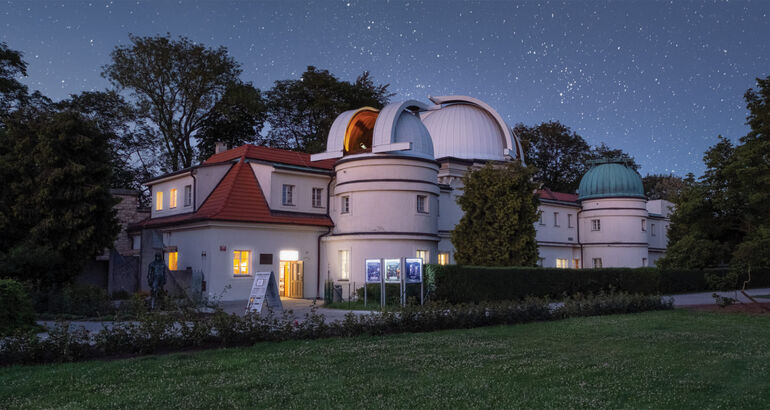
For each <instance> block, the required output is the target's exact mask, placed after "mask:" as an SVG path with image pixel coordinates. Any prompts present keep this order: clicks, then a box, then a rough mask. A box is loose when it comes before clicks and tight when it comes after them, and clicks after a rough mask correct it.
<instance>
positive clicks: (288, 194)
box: [282, 184, 294, 206]
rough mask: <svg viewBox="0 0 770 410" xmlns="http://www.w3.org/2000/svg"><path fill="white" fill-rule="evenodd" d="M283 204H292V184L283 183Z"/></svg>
mask: <svg viewBox="0 0 770 410" xmlns="http://www.w3.org/2000/svg"><path fill="white" fill-rule="evenodd" d="M282 198H283V204H284V205H289V206H291V205H294V185H287V184H284V185H283V197H282Z"/></svg>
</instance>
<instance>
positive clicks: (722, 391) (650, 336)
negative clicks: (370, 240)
mask: <svg viewBox="0 0 770 410" xmlns="http://www.w3.org/2000/svg"><path fill="white" fill-rule="evenodd" d="M769 371H770V316H761V317H760V316H749V315H741V314H724V313H693V312H687V311H681V310H676V311H661V312H650V313H642V314H635V315H616V316H604V317H591V318H580V319H570V320H564V321H559V322H550V323H532V324H526V325H518V326H500V327H490V328H479V329H472V330H453V331H443V332H435V333H423V334H402V335H394V336H385V337H356V338H350V339H325V340H316V341H295V342H284V343H262V344H259V345H256V346H254V347H251V348H240V349H223V350H215V351H204V352H197V353H183V354H175V355H170V356H155V357H144V358H136V359H129V360H120V361H107V362H104V361H92V362H84V363H74V364H63V365H49V366H29V367H13V368H0V408H6V407H10V408H16V407H30V408H41V407H45V408H50V407H68V408H103V407H125V408H218V409H221V408H243V407H252V408H253V407H259V408H261V407H276V408H277V407H281V408H285V407H289V408H309V407H322V408H325V407H337V408H361V407H365V408H370V407H371V408H402V407H412V408H466V407H484V408H510V407H519V408H520V407H538V408H543V407H545V408H554V407H558V408H566V407H583V408H589V407H590V408H623V407H625V408H656V409H658V408H698V409H700V408H705V407H727V408H742V409H745V408H767V407H768V406H770V372H769Z"/></svg>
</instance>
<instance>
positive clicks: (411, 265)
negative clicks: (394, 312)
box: [404, 258, 423, 305]
mask: <svg viewBox="0 0 770 410" xmlns="http://www.w3.org/2000/svg"><path fill="white" fill-rule="evenodd" d="M404 278H405V280H406V283H419V284H420V304H421V305H422V304H423V281H422V258H406V259H404Z"/></svg>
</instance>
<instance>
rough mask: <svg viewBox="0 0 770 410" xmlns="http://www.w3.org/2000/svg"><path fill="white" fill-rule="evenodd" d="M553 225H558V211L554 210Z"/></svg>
mask: <svg viewBox="0 0 770 410" xmlns="http://www.w3.org/2000/svg"><path fill="white" fill-rule="evenodd" d="M553 226H557V227H558V226H559V213H558V212H554V213H553Z"/></svg>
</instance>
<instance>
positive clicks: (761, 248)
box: [661, 77, 770, 269]
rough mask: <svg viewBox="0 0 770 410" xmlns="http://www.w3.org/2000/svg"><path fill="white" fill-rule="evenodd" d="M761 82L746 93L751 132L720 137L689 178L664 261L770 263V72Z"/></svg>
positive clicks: (678, 203)
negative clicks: (736, 138) (697, 174)
mask: <svg viewBox="0 0 770 410" xmlns="http://www.w3.org/2000/svg"><path fill="white" fill-rule="evenodd" d="M757 84H758V86H759V89H758V90H756V91H755V90H753V89H750V90H748V91H747V92H746V94H745V99H746V103H747V108H748V109H749V115H748V117H747V119H748V124H749V126H750V127H751V131H750V132H749V133H748V134H747V135H746V136H744V137H742V138H741V139H740V143H739V144H738V145H737V146H735V145H733V144H732V142H730V141H729V140H727V139H725V138H722V137H721V136H720V137H719V142H718V143H717V144H716V145H714V146H713V147H711V148H709V150H708V151H706V153H705V155H704V158H703V159H704V162H705V164H706V172H705V173H704V175H703V176H702V177H701V178H700V179H699V181H697V182H696V181H695V178H694V177H692V176H690V177H688V178H687V179H685V185H686V186H685V188H684V189H683V190H682V193H681V194H680V195H679V196H677V200H676V201H675V203H676V209H675V211H674V214H673V215H672V218H671V222H672V223H671V229H670V231H669V243H670V246H669V249H668V251H667V254H666V256H665V258H663V259H662V260H661V264H662V265H663V266H669V267H703V266H714V265H718V264H726V263H728V262H729V263H730V264H731V265H732V266H733V267H735V268H736V269H748V268H750V267H751V266H758V265H765V266H768V265H767V264H770V248H769V247H768V246H767V245H768V244H770V243H769V242H770V205H768V204H770V133H768V131H770V77H768V78H767V79H764V80H762V79H757ZM692 255H702V256H701V257H699V258H695V257H693V256H692ZM699 259H700V260H699Z"/></svg>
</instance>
